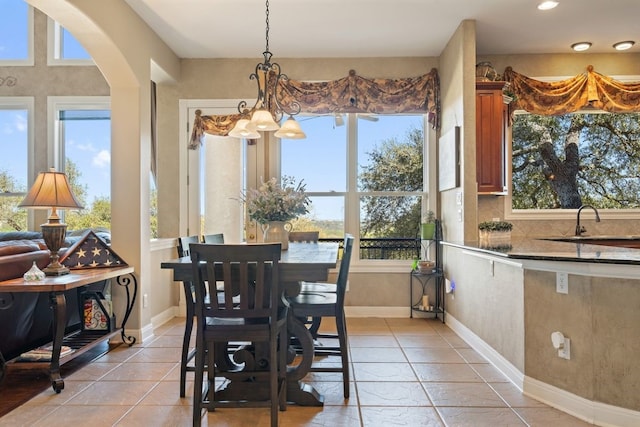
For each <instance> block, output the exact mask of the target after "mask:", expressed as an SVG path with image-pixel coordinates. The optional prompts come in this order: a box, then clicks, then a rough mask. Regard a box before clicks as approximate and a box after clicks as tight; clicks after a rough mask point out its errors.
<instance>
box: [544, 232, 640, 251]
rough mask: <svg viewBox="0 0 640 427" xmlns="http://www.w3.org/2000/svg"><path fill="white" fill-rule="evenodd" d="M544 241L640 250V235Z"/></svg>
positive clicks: (578, 237)
mask: <svg viewBox="0 0 640 427" xmlns="http://www.w3.org/2000/svg"><path fill="white" fill-rule="evenodd" d="M542 240H552V241H555V242H573V243H583V244H587V245H603V246H618V247H624V248H636V249H640V235H632V234H628V235H616V236H613V235H597V236H560V237H546V238H543V239H542Z"/></svg>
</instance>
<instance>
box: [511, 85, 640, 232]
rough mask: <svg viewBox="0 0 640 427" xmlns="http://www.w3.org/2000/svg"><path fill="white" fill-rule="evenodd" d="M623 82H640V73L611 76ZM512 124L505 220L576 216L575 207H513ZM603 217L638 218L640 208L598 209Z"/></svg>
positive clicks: (584, 111)
mask: <svg viewBox="0 0 640 427" xmlns="http://www.w3.org/2000/svg"><path fill="white" fill-rule="evenodd" d="M611 77H612V78H614V79H616V80H618V81H621V82H638V81H640V75H627V76H611ZM533 78H535V79H536V80H539V81H544V82H554V81H560V80H565V79H570V78H572V76H560V77H533ZM576 113H593V111H592V110H578V111H576ZM514 114H529V113H528V112H526V111H525V110H516V111H514ZM512 131H513V128H512V126H509V131H508V132H507V135H506V139H505V145H506V147H505V158H506V159H507V161H506V162H505V163H506V164H505V181H506V182H505V185H506V186H507V189H508V190H507V194H506V195H505V197H504V218H505V220H559V219H571V220H574V219H575V217H576V210H575V209H513V208H512V203H513V189H512V184H513V181H512V178H513V175H512V166H513V159H512V156H513V140H512ZM598 212H599V213H600V217H601V218H602V219H620V220H622V219H637V218H638V214H640V208H637V209H598Z"/></svg>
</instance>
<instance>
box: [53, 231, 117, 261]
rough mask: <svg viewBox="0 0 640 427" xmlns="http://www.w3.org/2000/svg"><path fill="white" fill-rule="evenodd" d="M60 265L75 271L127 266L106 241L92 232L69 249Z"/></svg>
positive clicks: (61, 258) (87, 233)
mask: <svg viewBox="0 0 640 427" xmlns="http://www.w3.org/2000/svg"><path fill="white" fill-rule="evenodd" d="M60 263H61V264H63V265H65V266H67V267H69V268H70V269H74V270H75V269H81V268H99V267H117V266H122V265H127V263H126V262H124V260H123V259H122V258H120V257H119V256H118V254H116V253H115V252H114V251H113V250H112V249H111V248H110V247H109V245H108V244H107V243H106V242H105V241H104V240H102V239H101V238H99V237H98V236H97V235H96V234H95V233H94V232H93V231H91V230H89V231H87V232H86V233H85V234H84V235H83V236H82V237H81V238H80V239H79V240H78V241H77V242H76V243H74V244H73V245H71V246H70V247H69V249H67V251H66V252H65V253H64V255H62V257H60Z"/></svg>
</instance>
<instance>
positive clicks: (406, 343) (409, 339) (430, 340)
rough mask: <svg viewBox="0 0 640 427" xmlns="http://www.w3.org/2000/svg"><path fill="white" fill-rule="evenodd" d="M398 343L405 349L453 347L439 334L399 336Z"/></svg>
mask: <svg viewBox="0 0 640 427" xmlns="http://www.w3.org/2000/svg"><path fill="white" fill-rule="evenodd" d="M397 338H398V343H399V344H400V346H401V347H403V348H411V347H416V348H451V345H450V344H449V343H448V342H447V340H445V339H444V338H442V337H441V336H440V335H438V334H437V333H433V334H430V335H423V334H416V335H398V337H397Z"/></svg>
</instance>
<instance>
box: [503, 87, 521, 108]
mask: <svg viewBox="0 0 640 427" xmlns="http://www.w3.org/2000/svg"><path fill="white" fill-rule="evenodd" d="M517 99H518V96H517V95H516V93H515V92H514V91H513V89H512V88H511V83H509V82H506V83H505V84H504V86H503V87H502V101H503V102H504V103H505V104H511V103H512V102H514V101H516V100H517Z"/></svg>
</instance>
